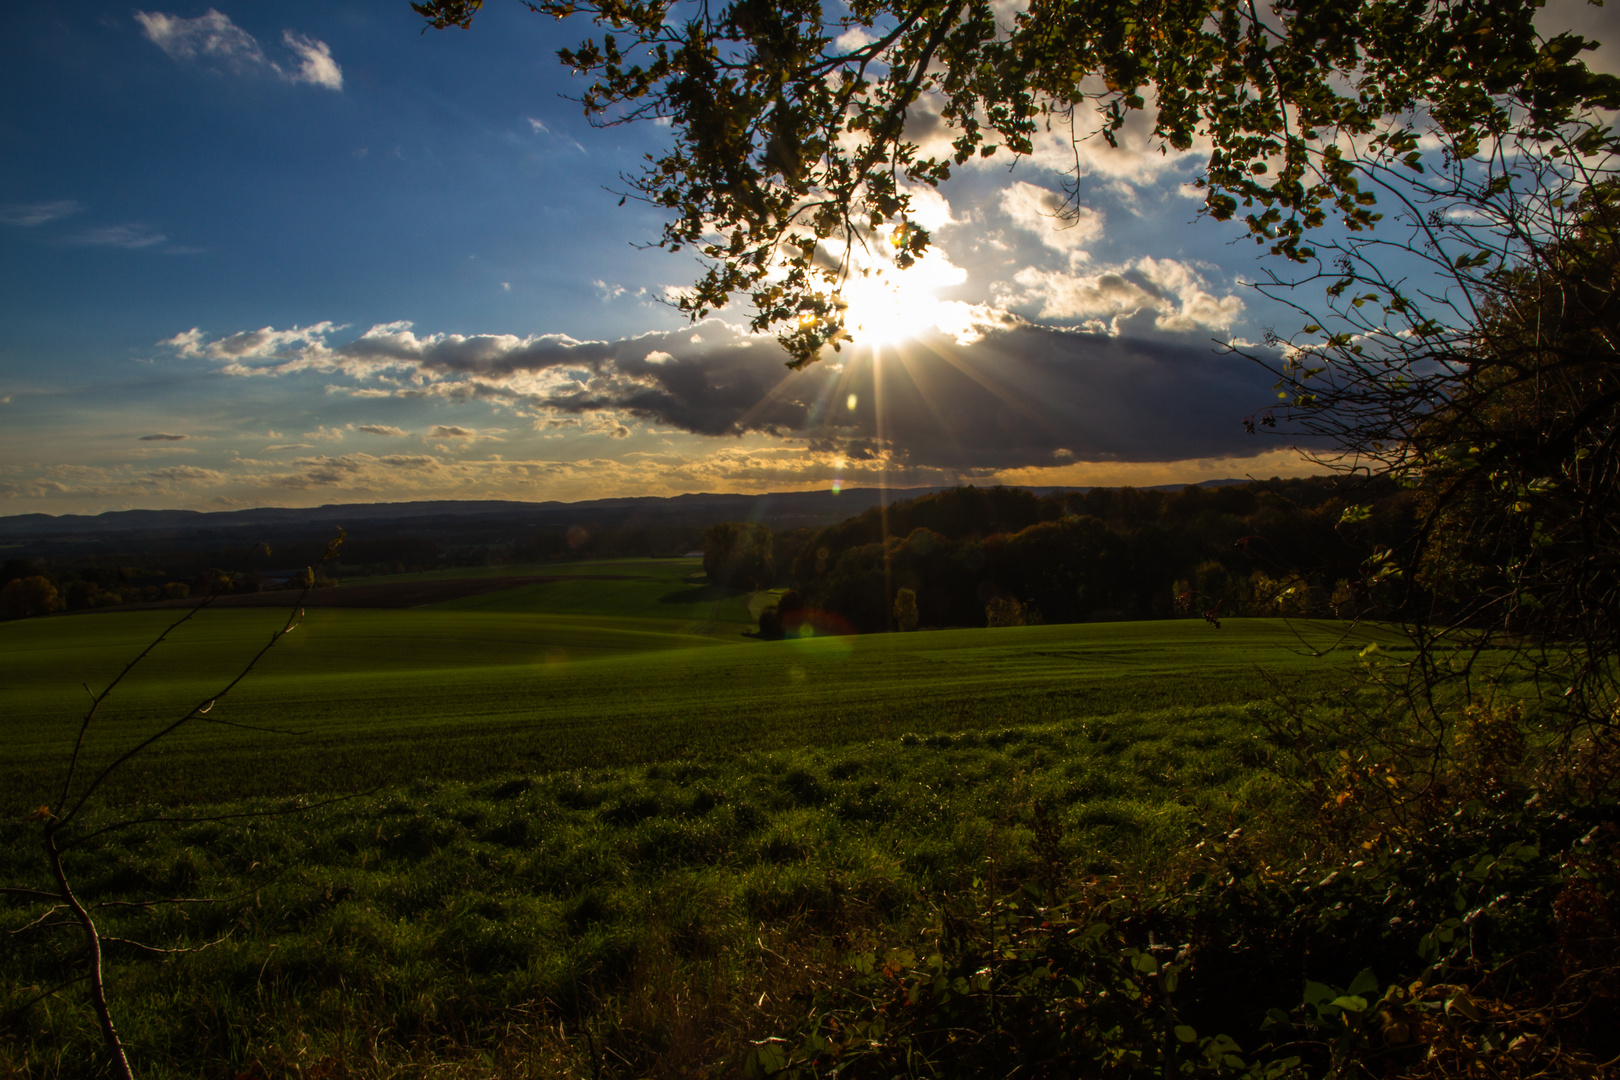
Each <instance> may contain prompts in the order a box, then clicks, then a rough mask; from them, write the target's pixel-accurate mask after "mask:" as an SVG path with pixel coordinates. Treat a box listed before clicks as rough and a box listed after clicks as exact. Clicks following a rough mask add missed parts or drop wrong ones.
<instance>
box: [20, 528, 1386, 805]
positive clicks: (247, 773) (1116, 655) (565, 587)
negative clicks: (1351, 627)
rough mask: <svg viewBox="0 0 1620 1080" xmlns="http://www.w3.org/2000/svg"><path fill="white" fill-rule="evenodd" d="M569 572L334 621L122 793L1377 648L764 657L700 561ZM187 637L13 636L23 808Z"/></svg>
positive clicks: (893, 712)
mask: <svg viewBox="0 0 1620 1080" xmlns="http://www.w3.org/2000/svg"><path fill="white" fill-rule="evenodd" d="M572 569H573V571H574V572H576V573H578V574H580V575H581V576H579V577H577V578H574V579H572V580H561V581H545V582H539V583H534V584H526V585H520V586H517V587H514V588H510V589H506V590H502V591H498V592H492V593H483V594H479V595H475V596H469V597H465V598H463V599H459V600H453V601H449V602H445V603H439V604H434V605H430V606H425V607H418V608H410V609H405V610H365V609H330V608H319V609H318V608H312V609H310V610H309V611H308V612H307V613H306V617H305V620H304V622H303V623H302V624H301V625H300V626H299V628H298V629H297V630H296V631H294V632H293V633H292V634H290V635H288V636H287V637H286V638H285V639H283V640H282V641H281V642H280V643H279V644H278V645H277V647H276V648H275V649H274V650H272V651H271V653H270V654H269V655H268V657H267V658H266V659H265V661H264V662H263V663H262V664H261V665H260V667H259V668H258V669H257V670H256V671H255V672H254V673H253V675H252V676H251V677H250V678H249V679H248V680H247V681H246V682H244V683H243V684H242V686H240V687H239V688H238V689H237V690H235V691H234V692H233V693H232V694H231V695H230V697H228V698H227V699H226V700H225V701H223V702H221V703H220V704H219V705H217V706H216V707H215V708H214V709H212V710H210V712H209V714H208V721H207V722H197V723H194V724H193V725H191V728H190V730H188V731H186V732H184V733H182V735H181V736H180V737H178V738H176V739H174V740H172V741H170V742H168V743H166V744H165V749H164V752H163V754H162V755H160V756H154V757H149V758H146V759H141V760H137V761H135V762H133V763H132V765H131V767H130V768H129V769H128V770H127V772H126V774H125V775H124V776H123V777H122V778H121V779H120V781H119V782H118V783H117V784H116V785H115V786H114V787H113V788H111V789H110V791H109V794H110V795H112V796H113V797H115V798H118V799H130V798H143V799H159V800H161V799H164V798H166V797H168V796H167V794H166V792H167V791H168V790H169V789H172V787H173V786H174V785H173V783H172V780H171V779H169V778H168V777H169V774H171V773H172V772H173V771H174V770H175V769H177V768H178V769H180V770H182V771H183V773H184V775H185V777H186V780H185V784H184V791H185V798H186V799H188V800H193V799H199V798H200V799H208V800H213V799H220V798H227V797H231V796H238V795H240V796H250V795H251V796H257V795H280V794H288V793H295V792H303V791H334V790H336V791H344V790H356V789H359V788H365V787H371V786H374V785H377V784H388V783H401V782H408V781H411V780H416V779H421V778H426V777H434V778H441V779H449V778H459V779H476V778H479V777H482V776H485V775H488V774H490V773H491V772H492V771H499V770H506V769H514V768H521V769H527V770H533V771H537V772H540V771H547V770H553V769H567V768H578V767H582V766H603V765H623V764H637V763H645V762H651V761H662V760H672V759H677V758H689V757H694V756H696V757H705V756H713V755H724V754H727V753H732V752H737V751H743V750H758V749H773V748H784V747H795V746H812V745H821V746H831V745H840V744H844V743H849V742H859V741H864V740H867V739H873V738H883V737H896V736H899V735H901V734H903V733H906V732H914V733H919V734H929V733H935V732H941V731H977V730H986V729H991V728H996V727H1005V726H1008V725H1023V724H1041V723H1053V722H1058V721H1063V720H1068V719H1072V718H1074V717H1081V716H1100V715H1107V714H1110V713H1113V712H1118V711H1120V710H1123V709H1135V710H1151V709H1162V708H1171V707H1198V706H1205V705H1218V704H1231V703H1241V702H1246V701H1253V700H1259V699H1262V698H1264V697H1266V696H1267V695H1268V694H1269V693H1270V690H1269V688H1268V687H1267V685H1266V683H1265V682H1264V681H1263V680H1262V679H1261V678H1260V676H1259V674H1258V672H1259V670H1260V669H1262V668H1264V669H1266V670H1268V671H1270V672H1272V673H1273V674H1274V675H1275V676H1277V677H1280V678H1284V679H1287V680H1290V681H1298V680H1305V681H1306V682H1310V683H1313V684H1314V683H1323V682H1331V681H1333V680H1334V679H1336V678H1337V677H1338V676H1339V674H1340V673H1341V672H1342V671H1343V669H1344V668H1345V665H1346V664H1347V663H1349V662H1351V661H1353V659H1354V658H1355V656H1356V653H1357V651H1358V650H1359V649H1360V648H1362V647H1363V646H1364V645H1365V644H1367V643H1368V641H1370V640H1372V639H1373V637H1375V636H1377V635H1376V634H1373V633H1372V632H1369V631H1365V630H1361V631H1357V632H1356V633H1355V634H1354V635H1353V636H1352V638H1351V639H1349V640H1347V641H1344V642H1340V643H1339V646H1338V648H1337V649H1336V650H1335V651H1333V652H1331V653H1329V654H1328V655H1327V656H1325V657H1318V656H1315V655H1313V651H1314V650H1316V649H1322V648H1327V647H1330V646H1332V645H1333V644H1334V642H1335V641H1336V640H1337V638H1338V636H1339V635H1340V633H1341V632H1342V631H1341V628H1340V627H1339V626H1338V624H1326V623H1310V622H1293V623H1285V622H1283V621H1281V620H1260V619H1247V620H1245V619H1237V620H1228V621H1225V622H1224V623H1223V627H1222V629H1220V630H1215V629H1213V628H1212V627H1210V626H1208V625H1207V624H1205V623H1204V622H1202V621H1197V620H1187V621H1173V622H1141V623H1118V624H1090V625H1061V626H1042V627H1012V628H1004V629H997V630H944V631H931V632H924V633H917V634H910V635H867V636H858V637H847V638H823V639H804V640H789V641H777V642H764V641H758V640H754V639H751V638H748V637H745V636H744V633H745V632H746V631H747V630H748V629H749V627H750V622H749V614H748V612H749V601H750V598H749V597H748V596H747V595H735V594H733V595H725V594H722V593H717V591H716V590H714V589H712V588H711V587H708V586H706V585H704V584H702V583H701V581H700V580H694V579H693V570H694V565H693V561H690V560H671V561H663V562H659V561H647V560H637V561H626V562H621V563H601V564H582V565H581V566H579V567H577V568H572ZM586 575H589V576H586ZM289 597H290V594H289ZM761 599H762V598H756V599H755V601H754V602H755V605H756V606H757V605H758V604H759V603H760V602H761ZM174 617H175V613H174V612H169V611H162V612H158V611H146V612H119V613H97V614H89V615H74V616H67V617H58V618H52V619H43V620H40V619H36V620H30V621H25V622H15V623H11V624H6V625H3V626H0V680H3V681H4V684H5V685H6V686H7V688H8V700H9V702H10V704H11V706H12V708H11V711H10V713H9V716H8V718H7V719H6V720H5V721H4V724H5V727H6V731H7V740H8V745H9V746H10V748H11V751H12V752H11V753H10V754H9V755H8V757H7V759H6V761H5V762H4V763H3V764H0V791H3V792H4V793H5V794H4V795H0V805H4V806H5V808H7V809H12V810H15V809H20V808H22V807H26V806H37V805H39V803H40V802H41V801H45V799H46V798H47V795H46V792H47V791H48V788H49V785H50V783H52V780H51V777H52V776H53V775H54V772H55V768H56V766H57V763H59V762H60V760H61V759H62V756H63V755H64V754H65V752H66V751H67V749H68V747H69V746H70V745H71V740H72V738H73V736H74V734H75V732H76V726H75V724H74V722H73V721H74V719H75V718H76V717H77V716H78V715H79V714H81V713H82V711H83V708H84V704H85V702H86V700H87V699H86V697H85V693H84V689H83V687H84V686H85V685H88V686H90V687H91V688H92V689H95V690H98V691H99V689H100V688H101V687H102V686H104V685H105V684H106V683H107V681H108V680H110V679H111V678H113V677H114V676H115V675H116V674H117V673H118V671H120V670H121V669H122V667H123V665H124V664H125V663H126V662H127V661H128V659H129V658H130V657H132V656H134V655H135V654H136V653H138V652H139V651H140V649H141V648H142V647H143V645H144V643H145V642H147V641H149V640H150V639H151V638H152V637H153V636H155V635H156V634H157V633H158V632H159V631H160V630H161V629H162V627H163V626H165V625H167V623H168V622H170V621H172V619H173V618H174ZM282 618H284V612H280V611H277V610H265V609H255V610H219V611H208V612H204V613H203V614H202V615H200V616H198V617H197V618H196V619H194V620H192V621H191V622H189V623H187V624H186V625H184V626H183V627H181V628H180V629H179V630H178V631H176V632H175V634H174V635H173V636H172V637H171V638H170V639H169V640H168V641H167V642H165V644H164V645H163V646H161V647H160V648H159V650H157V651H156V652H155V653H154V654H153V655H152V656H150V657H149V658H148V659H147V660H145V661H143V663H142V664H141V666H140V667H139V668H138V669H136V671H135V672H134V673H132V675H131V677H130V678H129V679H128V681H127V682H126V683H125V685H124V686H123V687H121V688H120V690H119V692H118V694H117V695H116V696H115V697H114V698H113V699H112V700H111V701H110V702H109V707H108V708H107V709H106V711H105V712H104V713H103V714H102V715H101V717H100V720H99V722H98V724H97V726H96V727H95V729H93V731H92V737H91V741H90V743H89V747H90V750H91V753H92V758H93V759H94V760H106V759H107V756H108V755H110V754H113V753H117V752H121V751H122V749H123V748H125V747H127V746H129V745H131V744H132V743H133V742H135V741H136V740H138V739H139V738H141V737H143V735H144V734H145V733H147V732H148V731H150V730H153V729H154V726H155V725H158V724H161V723H164V722H166V718H169V717H172V716H175V715H178V714H180V713H183V712H184V711H185V709H186V708H188V707H189V706H190V705H191V704H193V703H195V702H197V701H201V700H206V699H207V698H208V697H209V696H210V695H212V694H214V693H215V692H217V690H218V689H219V688H220V687H221V686H223V685H224V684H225V683H226V682H227V681H228V680H229V678H230V676H231V675H232V674H234V671H235V665H237V664H239V663H240V662H241V660H242V658H244V657H246V656H247V655H250V654H251V652H252V651H253V650H254V649H256V648H257V647H258V646H259V645H261V644H262V643H263V641H264V640H265V637H266V635H268V634H270V633H272V632H273V631H274V630H275V629H276V628H277V627H278V626H279V625H280V620H281V619H282ZM227 725H246V726H245V727H242V726H227ZM255 728H274V729H280V730H291V731H295V732H297V733H298V734H296V735H284V734H272V733H268V732H264V731H257V730H252V729H255Z"/></svg>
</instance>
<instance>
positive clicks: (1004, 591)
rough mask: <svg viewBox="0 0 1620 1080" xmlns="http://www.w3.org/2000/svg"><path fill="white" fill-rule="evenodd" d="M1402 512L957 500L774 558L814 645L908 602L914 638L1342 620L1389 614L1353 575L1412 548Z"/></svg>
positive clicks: (1167, 494)
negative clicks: (1018, 627)
mask: <svg viewBox="0 0 1620 1080" xmlns="http://www.w3.org/2000/svg"><path fill="white" fill-rule="evenodd" d="M1415 499H1416V495H1415V494H1414V493H1412V492H1409V491H1405V490H1402V489H1401V488H1399V487H1397V486H1396V485H1395V484H1394V483H1382V484H1364V483H1361V484H1355V485H1353V486H1351V485H1347V483H1346V481H1345V480H1344V479H1343V478H1331V477H1320V478H1310V479H1299V480H1270V481H1264V482H1256V483H1249V484H1238V485H1230V486H1222V487H1187V488H1183V489H1182V490H1180V491H1162V490H1142V489H1135V488H1128V487H1124V488H1094V489H1091V490H1089V491H1079V492H1066V493H1058V494H1051V495H1045V496H1042V495H1037V494H1035V493H1034V492H1031V491H1028V490H1025V489H1021V488H1007V487H993V488H973V487H965V488H957V489H954V490H950V491H942V492H938V493H935V494H931V495H925V496H922V497H920V498H916V499H911V500H908V501H906V502H902V503H897V504H895V505H894V506H891V507H888V508H887V510H886V511H885V510H880V509H873V510H869V511H867V512H865V513H862V514H860V515H859V516H857V517H854V518H851V519H849V520H848V521H845V522H843V523H842V524H839V525H834V526H831V527H829V528H825V529H820V530H812V529H796V530H792V531H790V532H783V533H777V534H776V535H775V536H774V537H773V538H772V556H773V562H774V564H775V566H776V567H777V580H778V584H790V585H791V587H792V592H791V593H790V594H789V595H787V596H785V597H784V598H783V602H782V604H781V609H782V614H783V615H784V616H787V617H788V621H789V624H790V628H791V624H792V622H793V618H792V617H791V616H790V615H789V612H790V611H792V610H800V611H802V612H805V613H806V614H801V615H800V616H798V618H799V619H800V620H801V621H802V620H803V619H805V618H809V619H811V620H812V622H813V621H814V620H816V619H818V618H822V619H825V621H826V622H827V624H828V625H827V627H826V628H825V629H826V630H835V629H841V628H842V627H841V626H840V624H847V626H848V627H852V628H853V629H855V630H859V631H862V632H870V631H879V630H885V629H891V628H893V627H894V626H895V620H896V616H895V601H896V598H897V597H898V596H899V595H900V592H901V590H906V589H909V590H911V592H912V594H913V595H914V600H915V624H916V625H919V626H924V627H927V626H935V627H942V626H984V625H986V624H987V623H1019V622H1029V623H1036V622H1084V621H1113V620H1121V619H1150V618H1168V617H1173V616H1175V615H1177V614H1186V613H1191V614H1193V615H1195V616H1196V615H1203V614H1206V613H1207V614H1208V615H1209V616H1210V617H1211V618H1213V619H1218V618H1220V617H1222V616H1225V615H1277V614H1293V615H1335V614H1336V615H1340V616H1349V615H1353V614H1356V613H1359V612H1360V611H1361V610H1363V609H1364V608H1366V607H1367V606H1368V605H1369V604H1371V603H1372V602H1374V600H1375V599H1376V600H1377V601H1379V602H1380V607H1381V609H1382V610H1384V611H1389V610H1391V609H1392V608H1393V607H1394V606H1398V605H1397V604H1395V603H1392V602H1393V601H1396V600H1397V599H1398V598H1396V597H1392V596H1388V595H1377V596H1375V594H1379V593H1387V592H1389V591H1390V589H1391V586H1389V585H1387V584H1386V585H1383V586H1380V585H1378V584H1377V583H1376V582H1374V581H1373V580H1372V579H1370V578H1369V576H1368V571H1367V559H1368V557H1369V556H1370V555H1372V554H1373V552H1374V551H1375V550H1377V549H1378V548H1388V547H1395V546H1398V545H1399V544H1400V543H1401V542H1402V541H1403V540H1404V539H1406V538H1408V537H1409V536H1410V534H1411V530H1412V529H1413V528H1414V524H1413V522H1414V512H1413V511H1414V508H1415ZM908 603H909V601H902V604H903V605H906V604H908ZM902 621H911V620H910V619H903V620H902Z"/></svg>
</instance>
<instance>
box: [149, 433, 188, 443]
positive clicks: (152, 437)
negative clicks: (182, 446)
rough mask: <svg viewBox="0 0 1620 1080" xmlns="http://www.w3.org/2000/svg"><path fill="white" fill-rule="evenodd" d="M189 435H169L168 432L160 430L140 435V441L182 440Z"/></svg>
mask: <svg viewBox="0 0 1620 1080" xmlns="http://www.w3.org/2000/svg"><path fill="white" fill-rule="evenodd" d="M190 437H191V436H189V435H170V434H169V433H168V432H164V431H160V432H158V433H157V434H155V435H142V436H141V438H140V441H141V442H183V441H185V440H186V439H188V438H190Z"/></svg>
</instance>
